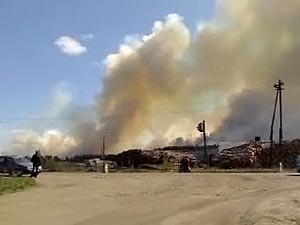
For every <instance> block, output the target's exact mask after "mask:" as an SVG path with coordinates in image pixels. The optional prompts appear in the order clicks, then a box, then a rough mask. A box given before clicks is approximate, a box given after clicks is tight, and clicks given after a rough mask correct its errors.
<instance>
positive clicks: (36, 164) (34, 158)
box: [30, 151, 41, 178]
mask: <svg viewBox="0 0 300 225" xmlns="http://www.w3.org/2000/svg"><path fill="white" fill-rule="evenodd" d="M31 162H32V164H33V167H32V172H31V176H30V177H35V178H36V177H37V175H38V174H39V166H41V158H40V157H39V152H38V151H36V152H35V154H34V155H33V156H32V157H31Z"/></svg>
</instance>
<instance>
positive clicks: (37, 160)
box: [31, 155, 41, 166]
mask: <svg viewBox="0 0 300 225" xmlns="http://www.w3.org/2000/svg"><path fill="white" fill-rule="evenodd" d="M31 162H32V163H33V165H34V166H40V165H41V159H40V157H39V156H38V155H33V156H32V158H31Z"/></svg>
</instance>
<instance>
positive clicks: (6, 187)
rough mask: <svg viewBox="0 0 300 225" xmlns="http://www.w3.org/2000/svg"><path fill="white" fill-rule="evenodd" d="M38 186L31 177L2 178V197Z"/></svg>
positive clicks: (0, 184)
mask: <svg viewBox="0 0 300 225" xmlns="http://www.w3.org/2000/svg"><path fill="white" fill-rule="evenodd" d="M34 185H36V182H35V180H34V179H32V178H30V177H0V195H3V194H6V193H12V192H17V191H21V190H24V189H26V188H29V187H32V186H34Z"/></svg>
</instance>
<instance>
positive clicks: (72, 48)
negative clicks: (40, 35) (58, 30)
mask: <svg viewBox="0 0 300 225" xmlns="http://www.w3.org/2000/svg"><path fill="white" fill-rule="evenodd" d="M54 44H55V45H56V46H57V47H58V48H59V49H60V50H61V51H62V52H63V53H64V54H66V55H69V56H80V55H82V54H84V53H86V52H87V48H86V47H85V46H84V45H82V44H81V43H80V42H79V41H78V40H76V39H75V38H73V37H70V36H61V37H59V38H58V39H57V40H56V41H55V42H54Z"/></svg>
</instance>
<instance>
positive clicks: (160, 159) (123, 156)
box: [110, 149, 198, 168]
mask: <svg viewBox="0 0 300 225" xmlns="http://www.w3.org/2000/svg"><path fill="white" fill-rule="evenodd" d="M184 156H185V157H188V158H189V160H190V162H191V165H192V166H196V165H197V162H198V161H197V159H196V157H195V156H194V155H193V154H191V153H188V152H184V151H172V150H141V149H131V150H128V151H124V152H121V153H120V154H118V155H115V156H111V157H110V159H111V160H114V161H116V162H117V164H118V166H119V167H128V168H131V167H133V168H138V167H140V166H141V165H145V164H148V165H161V164H163V163H166V162H167V163H170V164H174V165H179V163H180V160H181V159H182V158H183V157H184Z"/></svg>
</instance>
